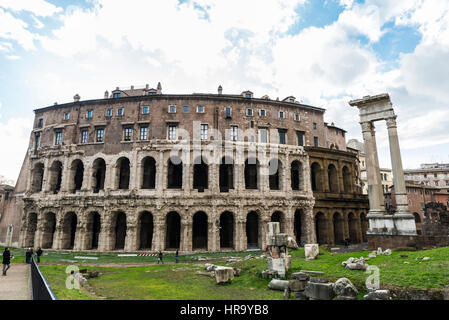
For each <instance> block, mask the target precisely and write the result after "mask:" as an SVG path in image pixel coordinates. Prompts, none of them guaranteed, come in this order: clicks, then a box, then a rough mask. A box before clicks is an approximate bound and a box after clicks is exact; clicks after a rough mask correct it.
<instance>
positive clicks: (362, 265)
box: [341, 257, 368, 270]
mask: <svg viewBox="0 0 449 320" xmlns="http://www.w3.org/2000/svg"><path fill="white" fill-rule="evenodd" d="M365 261H366V259H365V258H363V257H360V259H356V258H349V259H348V260H346V261H343V262H342V263H341V265H342V266H343V267H345V268H346V269H348V270H366V269H368V264H367V263H366V262H365Z"/></svg>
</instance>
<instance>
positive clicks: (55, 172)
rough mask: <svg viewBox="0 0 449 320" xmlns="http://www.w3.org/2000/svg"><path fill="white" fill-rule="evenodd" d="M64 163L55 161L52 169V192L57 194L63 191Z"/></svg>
mask: <svg viewBox="0 0 449 320" xmlns="http://www.w3.org/2000/svg"><path fill="white" fill-rule="evenodd" d="M61 183H62V162H61V161H57V160H56V161H54V162H53V164H52V165H51V167H50V192H52V193H54V194H57V193H58V192H59V191H60V190H61Z"/></svg>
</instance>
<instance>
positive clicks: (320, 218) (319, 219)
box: [315, 212, 329, 244]
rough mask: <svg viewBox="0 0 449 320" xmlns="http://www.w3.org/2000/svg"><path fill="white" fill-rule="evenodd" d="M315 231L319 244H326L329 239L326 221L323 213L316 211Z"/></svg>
mask: <svg viewBox="0 0 449 320" xmlns="http://www.w3.org/2000/svg"><path fill="white" fill-rule="evenodd" d="M315 229H316V230H315V232H316V238H317V242H318V243H319V244H327V243H328V241H329V229H328V221H327V218H326V216H325V215H324V213H322V212H318V213H317V214H316V215H315Z"/></svg>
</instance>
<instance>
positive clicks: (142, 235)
mask: <svg viewBox="0 0 449 320" xmlns="http://www.w3.org/2000/svg"><path fill="white" fill-rule="evenodd" d="M40 219H41V221H39V223H40V226H41V227H40V229H39V230H40V240H38V242H39V243H38V245H40V246H41V247H42V248H57V249H69V250H71V249H74V248H76V249H83V250H95V249H99V247H100V242H101V241H110V242H111V246H110V249H112V250H114V249H115V250H123V249H125V247H126V241H127V240H126V239H127V235H128V225H127V215H126V213H125V212H123V211H117V212H113V213H112V216H111V219H110V220H107V221H105V220H104V218H103V217H102V216H101V215H100V214H99V213H98V212H90V213H88V214H87V215H86V216H85V217H82V218H79V217H78V216H77V214H76V213H74V212H67V213H65V214H64V216H63V217H62V219H61V221H60V226H59V227H57V216H56V214H55V213H53V212H46V213H44V214H43V215H42V217H40ZM80 219H81V220H83V221H80ZM302 219H304V217H303V212H302V210H299V209H298V210H297V211H296V212H295V215H294V234H295V237H296V240H297V242H298V243H301V235H302V224H303V222H302ZM154 220H155V218H154V216H153V214H152V213H151V212H150V211H142V212H140V213H139V215H138V219H137V225H136V231H137V235H136V239H135V240H136V244H135V245H136V249H138V250H151V249H153V250H154V249H155V248H156V246H155V244H154V237H155V221H154ZM209 220H210V219H209V217H208V215H207V214H206V213H205V212H204V211H197V212H196V213H195V214H194V215H193V216H192V229H191V241H192V249H193V250H208V248H209V246H208V241H209V233H210V230H211V229H212V228H211V226H210V221H209ZM270 220H271V221H273V222H279V223H280V226H281V232H285V231H286V226H285V224H286V222H285V216H284V213H283V212H282V211H275V212H273V213H272V214H271V217H270ZM261 221H262V220H261V215H260V214H259V213H258V212H257V211H249V212H248V213H247V216H246V221H245V230H244V232H245V235H246V242H247V243H246V245H247V248H248V249H255V248H261V245H262V239H261V236H262V229H261V228H263V227H264V226H263V225H262V222H261ZM37 225H38V216H37V214H36V213H34V212H31V213H29V214H28V215H27V223H26V236H25V241H24V246H26V247H29V246H34V245H35V241H36V239H37V238H38V237H36V231H37V230H38V228H37ZM57 228H59V229H58V230H59V231H58V230H57ZM218 229H219V232H218V233H219V246H220V249H231V250H233V249H235V248H236V241H237V239H236V217H235V215H234V213H233V212H231V211H224V212H222V213H221V214H220V216H219V218H218ZM164 232H165V235H164V238H165V239H164V244H163V247H164V248H165V250H175V249H179V248H180V247H181V215H180V214H179V213H178V212H177V211H170V212H168V213H167V214H166V216H165V226H164ZM102 234H103V237H105V236H109V239H105V238H103V240H101V239H102ZM56 241H58V244H55V242H56ZM77 243H78V245H77Z"/></svg>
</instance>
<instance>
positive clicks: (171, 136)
mask: <svg viewBox="0 0 449 320" xmlns="http://www.w3.org/2000/svg"><path fill="white" fill-rule="evenodd" d="M176 129H177V126H176V125H175V124H170V125H169V126H168V140H178V136H177V134H176Z"/></svg>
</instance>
